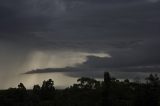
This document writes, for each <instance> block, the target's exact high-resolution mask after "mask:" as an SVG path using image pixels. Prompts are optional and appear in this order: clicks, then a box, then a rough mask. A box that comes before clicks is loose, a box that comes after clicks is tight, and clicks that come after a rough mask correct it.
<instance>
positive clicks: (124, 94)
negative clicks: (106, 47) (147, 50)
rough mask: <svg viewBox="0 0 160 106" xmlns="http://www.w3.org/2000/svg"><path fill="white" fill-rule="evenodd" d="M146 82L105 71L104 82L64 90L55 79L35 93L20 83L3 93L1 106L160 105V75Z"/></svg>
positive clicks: (84, 80)
mask: <svg viewBox="0 0 160 106" xmlns="http://www.w3.org/2000/svg"><path fill="white" fill-rule="evenodd" d="M145 80H146V82H145V83H139V82H130V80H128V79H125V80H124V81H119V80H118V79H116V78H113V77H111V76H110V74H109V73H108V72H105V73H104V80H103V81H97V80H95V79H92V78H86V77H82V78H80V79H78V80H77V84H73V85H72V86H70V87H68V88H66V89H64V90H56V89H55V87H54V81H53V80H52V79H49V80H47V81H43V84H42V86H39V85H34V86H33V89H32V90H27V89H26V88H25V86H24V85H23V83H20V84H19V85H18V87H17V88H9V89H7V90H1V91H0V106H160V79H159V77H158V75H157V74H155V75H153V74H150V75H149V76H148V77H147V78H146V79H145Z"/></svg>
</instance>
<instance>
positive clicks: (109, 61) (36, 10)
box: [0, 0, 160, 70]
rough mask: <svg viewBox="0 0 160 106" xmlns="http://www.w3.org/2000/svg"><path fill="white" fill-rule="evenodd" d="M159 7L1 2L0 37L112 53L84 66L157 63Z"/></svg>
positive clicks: (68, 0) (89, 0)
mask: <svg viewBox="0 0 160 106" xmlns="http://www.w3.org/2000/svg"><path fill="white" fill-rule="evenodd" d="M159 11H160V2H159V0H45V1H44V0H27V1H22V0H14V1H13V0H3V1H0V41H4V42H12V43H15V44H17V45H22V46H24V47H23V48H30V49H42V50H43V49H47V50H55V49H72V50H80V51H90V52H91V51H92V52H93V51H102V52H107V53H109V54H110V55H111V56H112V57H111V58H99V57H88V60H87V61H86V62H85V63H84V64H82V65H81V67H85V68H91V67H94V68H95V69H96V68H99V69H101V68H106V69H107V68H109V69H110V68H111V69H116V68H125V69H128V67H139V66H141V67H146V66H157V65H159V63H160V56H159V54H160V50H159V48H160V43H159V39H160V36H159V34H160V30H159V28H160V12H159ZM77 68H79V67H77ZM132 69H133V68H132ZM150 70H152V69H150Z"/></svg>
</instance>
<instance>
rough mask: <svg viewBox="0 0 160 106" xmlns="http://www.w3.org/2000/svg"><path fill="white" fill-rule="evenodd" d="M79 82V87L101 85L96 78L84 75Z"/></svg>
mask: <svg viewBox="0 0 160 106" xmlns="http://www.w3.org/2000/svg"><path fill="white" fill-rule="evenodd" d="M77 82H80V84H79V88H84V89H97V88H99V87H100V82H99V81H96V80H95V79H91V78H85V77H82V78H80V79H78V80H77Z"/></svg>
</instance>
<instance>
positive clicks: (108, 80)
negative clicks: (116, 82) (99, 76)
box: [104, 72, 112, 84]
mask: <svg viewBox="0 0 160 106" xmlns="http://www.w3.org/2000/svg"><path fill="white" fill-rule="evenodd" d="M111 79H112V78H111V76H110V74H109V72H105V73H104V83H105V84H108V83H109V82H111Z"/></svg>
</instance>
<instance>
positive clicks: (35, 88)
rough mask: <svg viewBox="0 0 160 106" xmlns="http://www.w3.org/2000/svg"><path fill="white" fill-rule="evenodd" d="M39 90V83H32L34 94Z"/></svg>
mask: <svg viewBox="0 0 160 106" xmlns="http://www.w3.org/2000/svg"><path fill="white" fill-rule="evenodd" d="M40 90H41V87H40V86H39V85H34V86H33V93H34V94H39V93H40Z"/></svg>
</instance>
